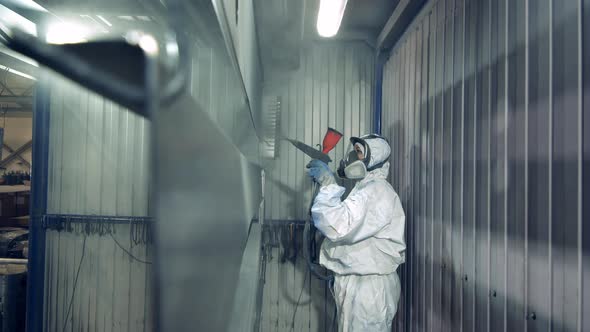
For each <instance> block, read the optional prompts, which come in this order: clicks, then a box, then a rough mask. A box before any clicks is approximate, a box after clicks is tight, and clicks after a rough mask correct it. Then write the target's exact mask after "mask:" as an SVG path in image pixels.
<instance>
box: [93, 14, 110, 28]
mask: <svg viewBox="0 0 590 332" xmlns="http://www.w3.org/2000/svg"><path fill="white" fill-rule="evenodd" d="M96 17H98V18H99V19H100V20H101V21H103V23H104V24H106V25H108V26H110V27H112V26H113V25H112V24H111V22H109V21H107V19H106V18H104V17H102V16H100V15H96Z"/></svg>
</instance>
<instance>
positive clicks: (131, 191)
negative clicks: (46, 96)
mask: <svg viewBox="0 0 590 332" xmlns="http://www.w3.org/2000/svg"><path fill="white" fill-rule="evenodd" d="M50 100H51V103H50V114H51V120H50V152H49V179H48V181H49V185H48V213H49V214H61V215H63V214H65V215H86V216H92V215H102V216H146V215H147V208H148V192H149V181H148V164H149V163H148V160H149V159H148V158H149V156H148V154H149V144H148V142H149V123H148V121H146V120H145V119H143V118H140V117H139V116H137V115H135V114H133V113H131V112H129V111H127V110H125V109H123V108H122V107H119V106H117V105H115V104H113V103H112V102H110V101H107V100H105V99H104V98H102V97H99V96H97V95H95V94H93V93H90V92H88V91H86V90H83V89H82V88H80V87H79V86H77V85H75V84H74V83H71V82H68V81H66V80H64V79H62V78H59V77H57V76H53V77H52V86H51V99H50ZM145 228H146V225H144V224H134V225H117V224H100V223H98V222H92V223H91V222H88V223H84V224H80V223H73V224H72V226H71V228H66V229H63V230H61V231H57V230H48V231H47V235H46V249H45V250H46V257H45V266H46V268H45V299H44V300H45V330H46V331H59V330H64V329H66V328H67V329H72V330H90V329H104V330H105V331H143V330H150V329H151V327H150V324H151V321H150V319H149V317H150V315H149V312H150V296H151V295H150V294H151V290H150V289H151V287H150V286H151V285H150V281H149V275H150V273H151V265H150V264H149V263H145V262H140V261H138V260H136V259H135V258H137V259H139V260H142V261H147V262H149V261H150V260H151V255H150V247H149V246H147V245H146V240H147V239H146V238H145V237H144V235H145V232H146V229H145ZM140 235H141V236H140ZM132 256H133V257H132ZM134 257H135V258H134ZM66 317H67V321H66ZM146 318H148V319H146ZM64 325H65V327H64Z"/></svg>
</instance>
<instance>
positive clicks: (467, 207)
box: [383, 0, 590, 331]
mask: <svg viewBox="0 0 590 332" xmlns="http://www.w3.org/2000/svg"><path fill="white" fill-rule="evenodd" d="M589 25H590V2H589V1H550V0H543V1H536V0H535V1H533V0H529V1H494V0H481V1H475V0H438V1H432V2H430V3H429V4H427V5H426V7H425V9H424V10H423V12H422V14H421V15H419V16H418V17H417V18H416V19H415V20H414V22H413V23H412V25H411V26H410V28H409V29H408V30H407V31H406V33H405V35H404V37H403V38H402V39H401V40H400V41H399V42H398V44H397V45H396V46H395V47H394V49H393V50H392V52H391V54H390V57H389V60H388V61H387V63H386V65H385V69H384V82H383V129H384V130H383V134H384V135H386V136H389V137H390V138H391V140H392V142H394V145H393V152H392V160H391V164H392V174H391V182H392V184H393V186H394V188H395V189H396V190H397V191H398V193H399V194H400V197H401V199H402V201H403V204H404V208H405V210H406V213H407V223H408V224H407V235H406V239H407V243H408V255H407V257H408V261H407V263H406V264H404V265H403V266H402V268H401V276H402V280H403V286H402V289H403V298H402V301H403V302H402V304H401V306H400V308H401V310H400V311H399V313H398V316H397V322H396V330H399V331H403V330H406V331H407V330H409V331H431V330H436V331H461V330H462V331H525V330H527V331H546V330H551V331H588V330H590V318H589V317H590V306H589V305H588V303H586V301H585V300H583V299H587V298H589V296H590V293H589V290H588V289H589V288H588V281H589V280H590V256H589V255H590V253H589V250H588V248H589V246H590V232H589V231H588V227H587V226H588V225H587V222H584V221H588V220H589V217H588V216H589V209H588V204H587V203H585V202H587V201H588V190H590V183H589V182H588V175H589V174H590V169H589V160H590V158H589V156H590V152H589V146H590V144H589V136H588V135H589V134H588V133H590V130H589V129H590V121H589V117H588V114H589V110H590V104H589V101H590V92H589V87H590V71H589V70H590V69H589V68H590V66H589V61H590V60H588V59H590V52H589V50H590V48H589V45H590V42H589V41H590V34H588V33H587V32H588V31H589Z"/></svg>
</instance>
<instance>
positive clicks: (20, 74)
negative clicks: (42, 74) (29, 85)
mask: <svg viewBox="0 0 590 332" xmlns="http://www.w3.org/2000/svg"><path fill="white" fill-rule="evenodd" d="M0 70H7V71H8V72H9V73H12V74H14V75H18V76H20V77H24V78H28V79H30V80H33V81H36V80H37V79H36V78H34V77H33V76H31V75H28V74H25V73H23V72H20V71H18V70H14V69H12V68H8V67H6V66H3V65H0Z"/></svg>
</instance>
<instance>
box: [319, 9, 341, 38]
mask: <svg viewBox="0 0 590 332" xmlns="http://www.w3.org/2000/svg"><path fill="white" fill-rule="evenodd" d="M347 2H348V0H321V1H320V10H319V12H318V22H317V29H318V34H319V35H320V36H322V37H326V38H329V37H334V36H336V34H337V33H338V29H339V28H340V22H342V16H344V10H345V9H346V3H347Z"/></svg>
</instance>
